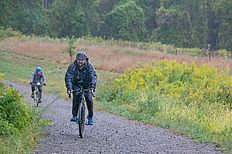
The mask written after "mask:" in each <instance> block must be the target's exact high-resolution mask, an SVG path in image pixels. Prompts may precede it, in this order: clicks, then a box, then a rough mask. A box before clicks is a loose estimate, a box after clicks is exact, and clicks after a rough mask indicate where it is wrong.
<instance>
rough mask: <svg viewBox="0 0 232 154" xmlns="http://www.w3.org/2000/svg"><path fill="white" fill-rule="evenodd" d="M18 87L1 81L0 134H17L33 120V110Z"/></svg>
mask: <svg viewBox="0 0 232 154" xmlns="http://www.w3.org/2000/svg"><path fill="white" fill-rule="evenodd" d="M21 98H22V95H20V94H19V92H18V91H17V90H16V89H13V88H10V87H7V86H5V85H4V84H3V83H2V82H0V117H1V119H0V123H1V124H0V127H1V132H0V135H9V134H14V133H15V134H17V133H18V131H20V130H21V129H23V128H25V127H26V126H28V125H29V124H30V122H31V121H32V117H31V110H30V109H28V108H27V105H26V104H25V103H24V102H21Z"/></svg>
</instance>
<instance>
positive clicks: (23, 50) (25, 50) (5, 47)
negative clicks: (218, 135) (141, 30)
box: [0, 38, 232, 142]
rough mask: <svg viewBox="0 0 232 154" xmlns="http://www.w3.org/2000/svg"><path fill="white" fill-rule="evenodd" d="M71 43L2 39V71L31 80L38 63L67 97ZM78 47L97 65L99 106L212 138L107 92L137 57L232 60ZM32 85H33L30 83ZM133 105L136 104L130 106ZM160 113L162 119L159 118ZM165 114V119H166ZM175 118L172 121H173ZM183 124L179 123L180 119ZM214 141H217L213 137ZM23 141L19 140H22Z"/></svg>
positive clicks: (51, 86)
mask: <svg viewBox="0 0 232 154" xmlns="http://www.w3.org/2000/svg"><path fill="white" fill-rule="evenodd" d="M66 47H67V44H66V43H65V42H63V41H61V40H58V41H57V40H49V41H47V40H46V39H45V40H39V39H34V38H21V39H16V38H7V39H4V40H2V41H0V73H4V74H5V78H7V79H10V80H14V81H18V82H23V83H26V84H28V83H29V81H30V78H31V74H32V72H33V71H34V69H35V67H36V66H41V67H42V69H43V70H44V73H45V75H46V78H47V86H46V87H44V90H45V91H47V92H51V93H53V94H56V95H59V96H61V97H64V98H65V97H67V95H66V89H65V85H64V74H65V72H66V70H67V67H68V65H69V58H68V57H67V54H66V53H65V52H64V49H65V48H66ZM77 48H78V49H85V51H86V52H87V54H88V56H89V57H90V60H91V62H92V63H93V64H94V66H95V68H96V69H97V75H98V87H97V91H96V101H95V103H96V104H95V109H97V110H107V111H109V112H112V113H114V114H116V115H121V116H125V117H128V118H129V119H135V120H141V121H144V122H148V123H153V124H158V125H160V126H162V127H166V128H169V129H172V130H174V131H178V132H188V133H189V134H191V133H193V134H194V133H195V139H198V140H199V138H200V136H201V138H203V140H204V141H210V140H211V139H212V138H209V137H207V136H205V138H204V137H202V136H204V135H205V134H207V133H205V132H204V131H200V132H199V131H198V130H197V129H195V128H194V127H198V126H194V125H192V126H194V127H193V129H188V128H189V127H185V126H184V125H191V123H187V122H186V121H187V120H186V119H184V118H183V117H181V116H179V117H177V119H178V118H179V120H176V121H172V119H169V118H167V119H165V113H163V115H162V114H160V115H159V116H157V117H154V115H149V114H146V113H136V112H129V110H128V106H123V105H121V104H117V102H108V101H104V99H103V98H104V94H105V93H107V92H108V87H107V86H105V85H110V84H111V82H112V81H113V80H114V79H115V78H116V77H117V76H118V75H120V73H121V72H124V70H126V69H127V68H128V67H130V66H132V65H134V64H135V63H136V62H137V61H141V63H142V64H144V63H151V61H152V60H154V59H164V58H166V59H176V60H177V61H187V62H190V63H191V62H193V61H195V62H196V63H197V64H199V65H201V64H202V63H207V64H208V65H211V66H215V67H217V68H219V69H220V68H224V67H228V66H232V61H231V60H222V59H220V58H213V59H212V60H211V61H208V59H207V57H202V58H199V57H198V58H197V57H190V56H181V55H177V56H176V55H169V54H163V53H161V52H157V51H156V52H153V51H144V50H138V49H136V48H132V47H122V46H110V45H104V46H101V45H100V46H97V45H92V44H88V43H86V42H85V43H79V44H77ZM28 86H29V85H28ZM129 108H132V107H131V106H129ZM159 117H160V119H159ZM162 117H163V119H162ZM170 121H171V122H170ZM180 122H181V123H182V124H183V125H182V126H181V127H179V126H180V125H178V123H180ZM212 141H214V140H213V139H212ZM18 142H19V141H18Z"/></svg>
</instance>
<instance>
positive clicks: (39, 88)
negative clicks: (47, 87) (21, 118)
mask: <svg viewBox="0 0 232 154" xmlns="http://www.w3.org/2000/svg"><path fill="white" fill-rule="evenodd" d="M38 90H39V103H41V98H42V86H38Z"/></svg>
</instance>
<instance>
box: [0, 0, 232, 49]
mask: <svg viewBox="0 0 232 154" xmlns="http://www.w3.org/2000/svg"><path fill="white" fill-rule="evenodd" d="M43 2H44V1H43ZM43 2H42V1H30V0H24V1H22V0H19V1H14V0H4V1H0V14H1V18H0V26H1V27H4V28H12V29H13V30H18V31H20V32H22V33H23V34H29V35H32V34H36V35H48V36H51V37H59V38H60V37H66V36H68V37H72V36H74V37H75V38H78V37H82V36H88V35H90V36H101V37H103V38H110V39H111V38H114V39H122V40H129V41H158V42H161V43H165V44H170V45H172V46H173V45H174V46H177V47H181V48H182V47H185V48H186V47H187V48H192V47H197V48H206V47H207V45H208V44H211V49H212V50H218V49H226V50H229V51H232V47H231V42H232V38H231V37H230V36H231V35H232V31H231V29H232V28H231V26H232V23H231V21H232V20H231V17H232V16H231V14H232V13H231V10H232V8H231V6H232V2H231V0H221V1H212V0H201V1H196V0H181V1H180V0H129V1H128V0H127V1H126V0H117V1H113V0H108V1H107V0H85V1H81V0H69V1H65V0H49V1H48V0H47V1H46V2H47V4H45V3H43Z"/></svg>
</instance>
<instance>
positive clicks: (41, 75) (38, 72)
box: [30, 67, 46, 103]
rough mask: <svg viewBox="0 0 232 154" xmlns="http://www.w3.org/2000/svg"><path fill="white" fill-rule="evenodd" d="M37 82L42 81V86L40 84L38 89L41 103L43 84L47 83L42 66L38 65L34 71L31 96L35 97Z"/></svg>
mask: <svg viewBox="0 0 232 154" xmlns="http://www.w3.org/2000/svg"><path fill="white" fill-rule="evenodd" d="M37 82H39V83H40V86H38V90H39V92H40V97H39V103H41V98H42V85H46V78H45V75H44V73H43V72H42V69H41V68H40V67H36V69H35V72H33V73H32V77H31V82H30V84H31V98H34V91H35V85H36V84H37Z"/></svg>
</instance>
